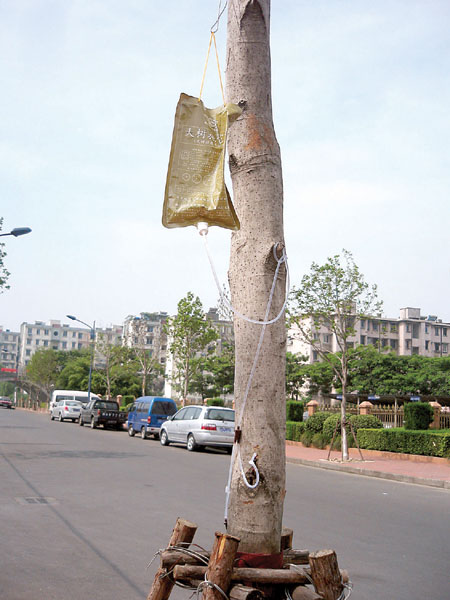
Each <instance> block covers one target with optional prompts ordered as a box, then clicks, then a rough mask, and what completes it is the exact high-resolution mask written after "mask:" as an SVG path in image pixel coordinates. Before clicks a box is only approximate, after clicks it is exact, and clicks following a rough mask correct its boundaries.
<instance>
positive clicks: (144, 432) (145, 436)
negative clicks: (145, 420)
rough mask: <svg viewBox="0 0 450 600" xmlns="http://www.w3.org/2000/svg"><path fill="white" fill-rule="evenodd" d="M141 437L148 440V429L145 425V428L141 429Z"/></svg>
mask: <svg viewBox="0 0 450 600" xmlns="http://www.w3.org/2000/svg"><path fill="white" fill-rule="evenodd" d="M141 438H142V439H143V440H146V439H147V430H146V429H145V427H143V428H142V429H141Z"/></svg>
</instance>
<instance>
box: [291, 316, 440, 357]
mask: <svg viewBox="0 0 450 600" xmlns="http://www.w3.org/2000/svg"><path fill="white" fill-rule="evenodd" d="M354 330H355V335H354V336H352V337H350V338H349V342H350V345H352V346H358V345H362V346H369V345H372V346H375V347H376V348H379V349H382V350H383V349H384V350H389V351H392V352H395V353H396V354H398V355H401V356H405V355H413V354H419V355H421V356H428V357H439V356H448V355H449V345H450V323H445V322H443V321H442V319H439V318H438V317H437V316H434V315H428V316H424V315H422V314H421V309H420V308H412V307H406V308H401V309H400V316H399V317H398V318H386V317H371V318H365V319H358V318H355V324H354ZM314 337H315V338H316V340H317V344H318V345H319V344H320V348H321V350H323V351H326V352H338V351H339V348H338V345H337V340H336V338H335V336H334V335H333V334H332V332H331V331H330V329H328V328H327V327H325V326H323V327H321V328H320V329H319V330H317V331H316V332H315V333H314ZM287 350H288V352H292V353H293V354H303V355H305V356H307V357H308V359H309V362H316V361H317V360H319V356H318V353H317V350H315V349H314V348H313V346H312V345H310V344H307V343H305V342H304V341H303V340H302V339H301V335H300V333H299V331H298V328H297V327H295V326H294V327H292V328H291V329H290V330H289V332H288V343H287Z"/></svg>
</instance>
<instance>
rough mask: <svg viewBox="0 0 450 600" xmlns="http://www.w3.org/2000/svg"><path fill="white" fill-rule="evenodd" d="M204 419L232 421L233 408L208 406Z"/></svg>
mask: <svg viewBox="0 0 450 600" xmlns="http://www.w3.org/2000/svg"><path fill="white" fill-rule="evenodd" d="M205 419H210V420H212V421H234V410H226V409H223V408H210V409H209V410H208V411H207V413H206V415H205Z"/></svg>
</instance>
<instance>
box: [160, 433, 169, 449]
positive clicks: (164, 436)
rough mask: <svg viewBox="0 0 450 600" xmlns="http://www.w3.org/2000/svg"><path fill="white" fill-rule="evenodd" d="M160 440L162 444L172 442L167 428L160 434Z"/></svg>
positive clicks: (165, 444)
mask: <svg viewBox="0 0 450 600" xmlns="http://www.w3.org/2000/svg"><path fill="white" fill-rule="evenodd" d="M159 441H160V442H161V446H168V445H169V444H170V442H169V436H168V435H167V431H166V430H165V429H163V430H162V431H161V433H160V434H159Z"/></svg>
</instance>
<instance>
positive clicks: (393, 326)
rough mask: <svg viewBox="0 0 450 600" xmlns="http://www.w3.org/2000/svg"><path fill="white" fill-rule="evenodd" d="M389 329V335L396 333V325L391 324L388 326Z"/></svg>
mask: <svg viewBox="0 0 450 600" xmlns="http://www.w3.org/2000/svg"><path fill="white" fill-rule="evenodd" d="M389 328H390V330H391V333H397V325H396V324H395V323H391V324H390V325H389Z"/></svg>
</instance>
